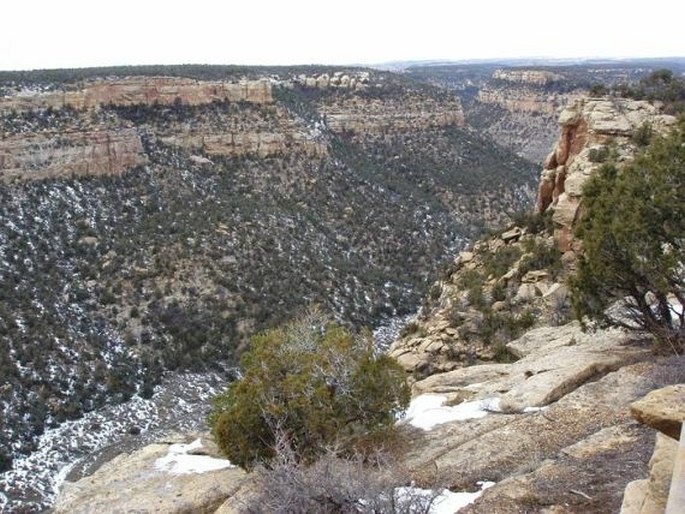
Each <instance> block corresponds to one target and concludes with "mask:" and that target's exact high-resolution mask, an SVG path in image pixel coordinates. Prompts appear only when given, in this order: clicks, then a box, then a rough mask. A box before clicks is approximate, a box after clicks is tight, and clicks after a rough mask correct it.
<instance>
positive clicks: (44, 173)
mask: <svg viewBox="0 0 685 514" xmlns="http://www.w3.org/2000/svg"><path fill="white" fill-rule="evenodd" d="M146 162H147V158H146V157H145V154H144V152H143V145H142V143H141V139H140V136H139V134H138V131H137V130H135V129H134V128H125V129H107V128H100V129H99V128H93V129H92V130H83V131H78V130H73V131H68V132H59V131H43V132H39V133H33V134H19V135H12V136H9V137H6V138H2V139H0V178H1V179H12V178H15V177H17V178H28V179H39V178H47V177H57V176H63V175H71V174H78V175H85V174H88V175H105V174H108V175H111V174H120V173H122V172H124V171H126V170H127V169H130V168H133V167H135V166H138V165H141V164H145V163H146Z"/></svg>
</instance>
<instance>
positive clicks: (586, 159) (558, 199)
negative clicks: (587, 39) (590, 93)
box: [537, 98, 675, 251]
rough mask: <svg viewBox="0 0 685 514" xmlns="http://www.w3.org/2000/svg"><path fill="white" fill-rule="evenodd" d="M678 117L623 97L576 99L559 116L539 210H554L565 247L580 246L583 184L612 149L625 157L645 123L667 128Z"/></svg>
mask: <svg viewBox="0 0 685 514" xmlns="http://www.w3.org/2000/svg"><path fill="white" fill-rule="evenodd" d="M673 123H675V118H674V117H672V116H667V115H663V114H661V113H660V110H659V108H658V107H657V106H654V105H652V104H650V103H648V102H645V101H635V100H629V99H622V98H610V99H608V98H607V99H605V98H602V99H600V98H587V99H581V100H577V101H576V102H575V103H573V104H572V105H570V106H569V107H568V108H566V109H565V110H564V111H563V112H562V113H561V114H560V116H559V124H560V125H561V135H560V137H559V140H558V141H557V143H556V145H555V147H554V149H553V151H552V152H551V153H550V154H549V155H548V157H547V159H546V160H545V163H544V169H543V171H542V176H541V179H540V186H539V190H538V197H537V210H538V211H539V212H545V211H546V210H548V209H552V210H553V220H554V223H555V226H556V230H555V234H556V237H557V240H558V242H559V245H560V248H561V250H562V251H567V250H573V249H577V248H576V247H575V246H574V244H573V236H572V233H573V227H574V224H575V222H576V220H577V219H578V216H579V214H580V206H581V197H582V188H583V184H584V183H585V182H586V181H587V179H588V178H589V177H590V176H591V175H592V174H593V173H594V172H595V171H596V170H597V169H598V168H599V167H600V165H601V162H602V161H603V160H604V159H606V156H607V155H608V153H609V152H613V153H614V154H615V155H616V160H617V161H618V162H625V161H626V160H628V159H630V158H631V156H632V155H633V154H634V152H635V149H636V147H635V145H634V143H633V142H632V141H631V136H632V135H633V134H634V133H635V131H636V130H637V129H638V128H639V127H641V126H643V125H644V124H649V125H651V126H652V127H653V128H654V129H655V130H657V131H660V130H664V129H666V128H667V127H669V126H671V125H672V124H673Z"/></svg>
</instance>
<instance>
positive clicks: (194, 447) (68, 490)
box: [54, 438, 246, 514]
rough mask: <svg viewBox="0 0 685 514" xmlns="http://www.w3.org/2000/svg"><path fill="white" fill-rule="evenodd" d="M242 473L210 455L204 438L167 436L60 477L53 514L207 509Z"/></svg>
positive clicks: (212, 450)
mask: <svg viewBox="0 0 685 514" xmlns="http://www.w3.org/2000/svg"><path fill="white" fill-rule="evenodd" d="M191 439H192V438H181V439H180V441H190V440H191ZM245 476H246V475H245V472H244V471H242V470H240V469H238V468H235V467H233V466H230V465H229V463H228V461H225V460H223V459H220V458H217V457H216V448H215V446H214V445H213V443H212V442H211V441H210V440H208V439H205V438H200V439H196V441H195V442H194V443H190V444H181V443H180V442H179V441H178V440H173V439H172V440H170V441H165V442H161V443H158V444H152V445H149V446H146V447H144V448H142V449H141V450H138V451H136V452H134V453H132V454H122V455H120V456H118V457H116V458H114V459H113V460H111V461H110V462H108V463H106V464H105V465H103V466H102V467H101V468H100V469H98V470H97V471H96V472H95V473H94V474H92V475H91V476H88V477H85V478H83V479H81V480H79V481H78V482H75V483H70V482H65V483H64V485H63V486H62V488H61V491H60V494H59V496H58V499H57V502H56V504H55V506H54V513H55V514H67V513H69V514H79V513H83V514H90V513H93V512H165V513H185V512H201V513H202V512H207V513H209V512H214V511H215V510H216V509H217V508H219V506H220V505H221V504H222V503H224V502H225V501H226V499H227V498H229V497H230V496H231V495H232V494H233V493H234V492H235V491H237V490H238V488H239V487H240V485H241V484H242V482H243V480H244V479H245Z"/></svg>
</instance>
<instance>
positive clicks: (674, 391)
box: [630, 384, 685, 440]
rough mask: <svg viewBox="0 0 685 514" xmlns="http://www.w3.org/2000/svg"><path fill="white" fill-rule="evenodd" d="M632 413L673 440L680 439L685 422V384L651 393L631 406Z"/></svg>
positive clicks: (640, 420)
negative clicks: (684, 422)
mask: <svg viewBox="0 0 685 514" xmlns="http://www.w3.org/2000/svg"><path fill="white" fill-rule="evenodd" d="M630 413H631V414H632V415H633V417H635V419H637V420H638V421H639V422H641V423H644V424H645V425H648V426H650V427H652V428H655V429H656V430H659V431H660V432H663V433H664V434H666V435H667V436H669V437H671V438H672V439H676V440H677V439H680V432H681V429H682V424H683V421H684V420H685V384H676V385H672V386H668V387H664V388H662V389H657V390H656V391H651V392H650V393H649V394H647V396H645V397H644V398H642V399H640V400H638V401H636V402H634V403H632V404H631V405H630Z"/></svg>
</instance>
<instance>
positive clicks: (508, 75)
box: [492, 68, 564, 86]
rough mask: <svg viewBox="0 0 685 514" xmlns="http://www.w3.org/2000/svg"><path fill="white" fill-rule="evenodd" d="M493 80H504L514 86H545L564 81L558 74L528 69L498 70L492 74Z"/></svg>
mask: <svg viewBox="0 0 685 514" xmlns="http://www.w3.org/2000/svg"><path fill="white" fill-rule="evenodd" d="M492 78H493V79H495V80H504V81H506V82H512V83H514V84H532V85H535V86H545V85H547V84H549V83H551V82H559V81H562V80H564V76H563V75H561V74H559V73H554V72H552V71H545V70H529V69H514V68H512V69H499V70H495V71H494V72H493V73H492Z"/></svg>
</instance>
